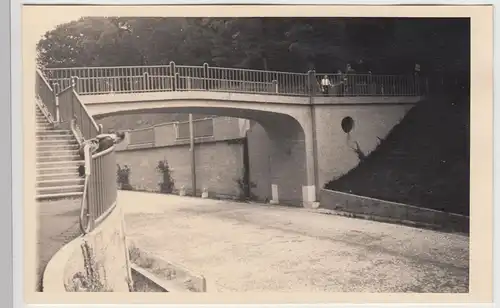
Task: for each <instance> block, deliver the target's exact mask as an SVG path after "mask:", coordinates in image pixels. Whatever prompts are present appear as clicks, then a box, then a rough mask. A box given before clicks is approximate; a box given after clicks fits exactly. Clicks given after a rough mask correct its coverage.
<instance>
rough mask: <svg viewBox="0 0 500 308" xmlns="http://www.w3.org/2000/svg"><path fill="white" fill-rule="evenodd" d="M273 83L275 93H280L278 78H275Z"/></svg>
mask: <svg viewBox="0 0 500 308" xmlns="http://www.w3.org/2000/svg"><path fill="white" fill-rule="evenodd" d="M272 84H273V89H274V93H276V94H278V93H279V89H278V80H276V79H275V80H273V81H272Z"/></svg>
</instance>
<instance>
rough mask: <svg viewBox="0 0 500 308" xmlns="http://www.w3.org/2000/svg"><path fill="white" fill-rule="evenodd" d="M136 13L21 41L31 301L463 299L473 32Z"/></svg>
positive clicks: (445, 24) (64, 25)
mask: <svg viewBox="0 0 500 308" xmlns="http://www.w3.org/2000/svg"><path fill="white" fill-rule="evenodd" d="M159 8H161V6H159ZM215 9H216V8H215ZM296 9H297V11H300V7H297V8H296ZM31 10H32V12H34V11H35V8H34V7H32V8H31ZM136 10H137V16H133V15H130V11H129V13H127V14H123V15H120V14H116V15H112V14H109V15H107V13H106V15H103V13H102V12H99V8H98V7H95V8H94V11H93V12H95V13H94V14H93V15H91V14H89V15H87V14H83V10H82V12H79V10H78V9H73V10H69V9H68V12H71V14H70V13H68V14H67V15H65V14H59V16H58V17H57V18H52V19H50V18H48V19H47V20H46V21H45V23H42V24H44V25H45V26H44V27H42V26H40V27H33V29H30V31H33V32H36V35H33V37H36V45H35V44H33V46H36V54H35V53H34V52H33V54H35V57H36V59H32V60H36V68H35V71H32V70H30V71H24V73H23V74H25V75H30V76H31V75H34V76H35V79H34V81H35V82H34V86H35V89H34V93H35V97H33V99H31V98H27V99H26V104H28V102H29V104H31V105H30V106H28V107H26V108H30V110H32V112H31V113H30V114H31V115H32V117H27V118H25V121H26V122H30V123H31V122H33V127H34V130H35V131H34V132H33V138H34V140H36V142H32V144H33V149H34V152H35V153H36V155H34V156H36V165H35V163H34V164H33V166H36V168H35V169H36V173H35V172H33V175H34V177H36V181H33V183H34V186H36V188H34V189H35V193H34V198H35V199H36V203H34V204H35V205H36V241H34V243H36V248H35V247H33V251H34V252H35V251H36V253H35V256H36V257H34V258H36V266H35V267H36V270H35V271H34V274H33V275H35V276H36V277H34V278H33V281H34V283H35V285H33V290H34V292H42V293H46V292H48V293H66V292H155V293H158V292H167V293H183V294H184V295H185V293H190V292H195V293H197V292H202V293H205V292H208V293H232V292H233V293H234V292H238V293H239V292H252V293H255V292H282V293H283V294H285V293H312V292H326V293H328V292H330V293H332V292H351V293H400V294H404V293H423V294H431V293H441V294H445V293H452V294H467V293H469V291H470V283H471V281H470V275H471V273H470V272H469V270H470V258H469V253H470V252H469V247H470V236H469V231H470V221H469V220H470V216H471V215H470V212H471V201H470V200H471V193H470V192H471V173H470V171H471V160H470V155H471V154H470V153H471V151H470V146H471V141H470V140H471V133H470V132H471V130H470V129H471V18H469V17H439V18H438V17H432V18H430V17H396V16H394V17H376V16H374V17H347V16H340V15H339V16H336V15H335V14H334V13H332V15H331V16H328V17H325V16H323V15H324V14H323V15H321V17H314V16H297V17H278V16H276V17H274V16H266V15H264V17H262V16H261V15H258V14H256V15H255V16H246V15H245V16H242V17H239V16H229V17H225V16H223V17H211V16H215V15H214V14H207V16H210V17H203V16H201V17H200V16H197V17H182V16H169V15H167V14H165V15H162V14H161V12H163V11H161V10H160V9H158V15H157V16H150V15H148V16H143V14H140V13H139V12H140V10H141V8H140V7H136ZM220 10H221V11H220V12H219V13H221V12H222V8H221V9H220ZM443 10H444V8H443ZM45 11H47V10H45ZM278 11H279V10H271V11H269V12H268V14H272V13H273V12H274V13H277V12H278ZM58 12H61V10H59V11H58ZM117 12H118V11H117ZM215 12H217V11H215ZM31 14H32V15H33V14H34V13H31ZM153 14H154V13H153ZM220 15H224V14H222V13H221V14H220ZM38 18H40V19H42V18H43V16H41V15H40V16H39V17H38ZM49 19H50V20H51V21H49ZM34 24H35V23H33V25H34ZM23 27H30V25H29V21H27V22H26V24H24V25H23ZM474 103H476V102H474ZM478 103H480V102H478ZM30 125H31V124H30ZM478 206H480V205H478ZM33 213H35V212H33ZM284 298H286V295H284Z"/></svg>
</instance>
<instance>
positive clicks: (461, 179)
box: [325, 94, 470, 215]
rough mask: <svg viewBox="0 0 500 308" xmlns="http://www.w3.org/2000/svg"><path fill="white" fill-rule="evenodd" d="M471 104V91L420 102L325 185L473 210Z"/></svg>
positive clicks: (444, 208)
mask: <svg viewBox="0 0 500 308" xmlns="http://www.w3.org/2000/svg"><path fill="white" fill-rule="evenodd" d="M460 96H462V97H460ZM469 107H470V101H469V97H468V96H467V94H462V95H456V96H455V97H450V96H447V97H446V96H442V95H441V96H438V97H434V98H431V99H429V100H427V101H423V102H421V103H419V104H418V105H417V106H415V107H414V108H413V109H412V110H410V112H409V113H408V114H407V116H406V117H405V118H404V119H403V120H402V121H401V122H400V123H399V124H398V125H397V126H395V127H394V128H393V130H392V131H391V133H390V134H389V135H388V136H387V138H386V139H385V140H384V141H382V142H381V144H380V146H379V147H378V148H377V149H376V150H375V151H373V152H372V153H371V154H370V155H369V156H368V157H367V158H366V160H365V161H364V162H362V163H360V164H359V165H358V167H356V168H355V169H353V170H351V171H350V172H349V173H347V174H346V175H344V176H343V177H341V178H340V179H338V180H335V181H332V182H329V183H327V184H326V185H325V188H327V189H332V190H338V191H343V192H348V193H353V194H357V195H362V196H368V197H372V198H378V199H383V200H389V201H395V202H402V203H406V204H410V205H415V206H421V207H425V208H431V209H436V210H441V211H446V212H453V213H458V214H463V215H469Z"/></svg>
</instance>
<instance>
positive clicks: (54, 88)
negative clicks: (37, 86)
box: [52, 82, 61, 123]
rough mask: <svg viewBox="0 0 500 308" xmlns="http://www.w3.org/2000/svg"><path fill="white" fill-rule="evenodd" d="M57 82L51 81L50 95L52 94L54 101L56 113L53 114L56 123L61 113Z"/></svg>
mask: <svg viewBox="0 0 500 308" xmlns="http://www.w3.org/2000/svg"><path fill="white" fill-rule="evenodd" d="M58 94H59V83H57V82H54V83H52V95H54V101H55V104H56V114H55V115H54V117H55V119H54V120H55V121H56V123H60V122H61V114H60V111H59V95H58Z"/></svg>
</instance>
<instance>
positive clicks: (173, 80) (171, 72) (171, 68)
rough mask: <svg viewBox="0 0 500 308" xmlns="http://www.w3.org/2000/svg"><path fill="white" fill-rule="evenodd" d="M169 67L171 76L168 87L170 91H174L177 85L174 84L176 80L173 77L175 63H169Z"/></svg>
mask: <svg viewBox="0 0 500 308" xmlns="http://www.w3.org/2000/svg"><path fill="white" fill-rule="evenodd" d="M169 65H170V75H171V78H170V85H171V88H172V90H173V91H176V90H177V88H176V86H177V84H176V79H175V75H176V69H175V62H174V61H170V63H169Z"/></svg>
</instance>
